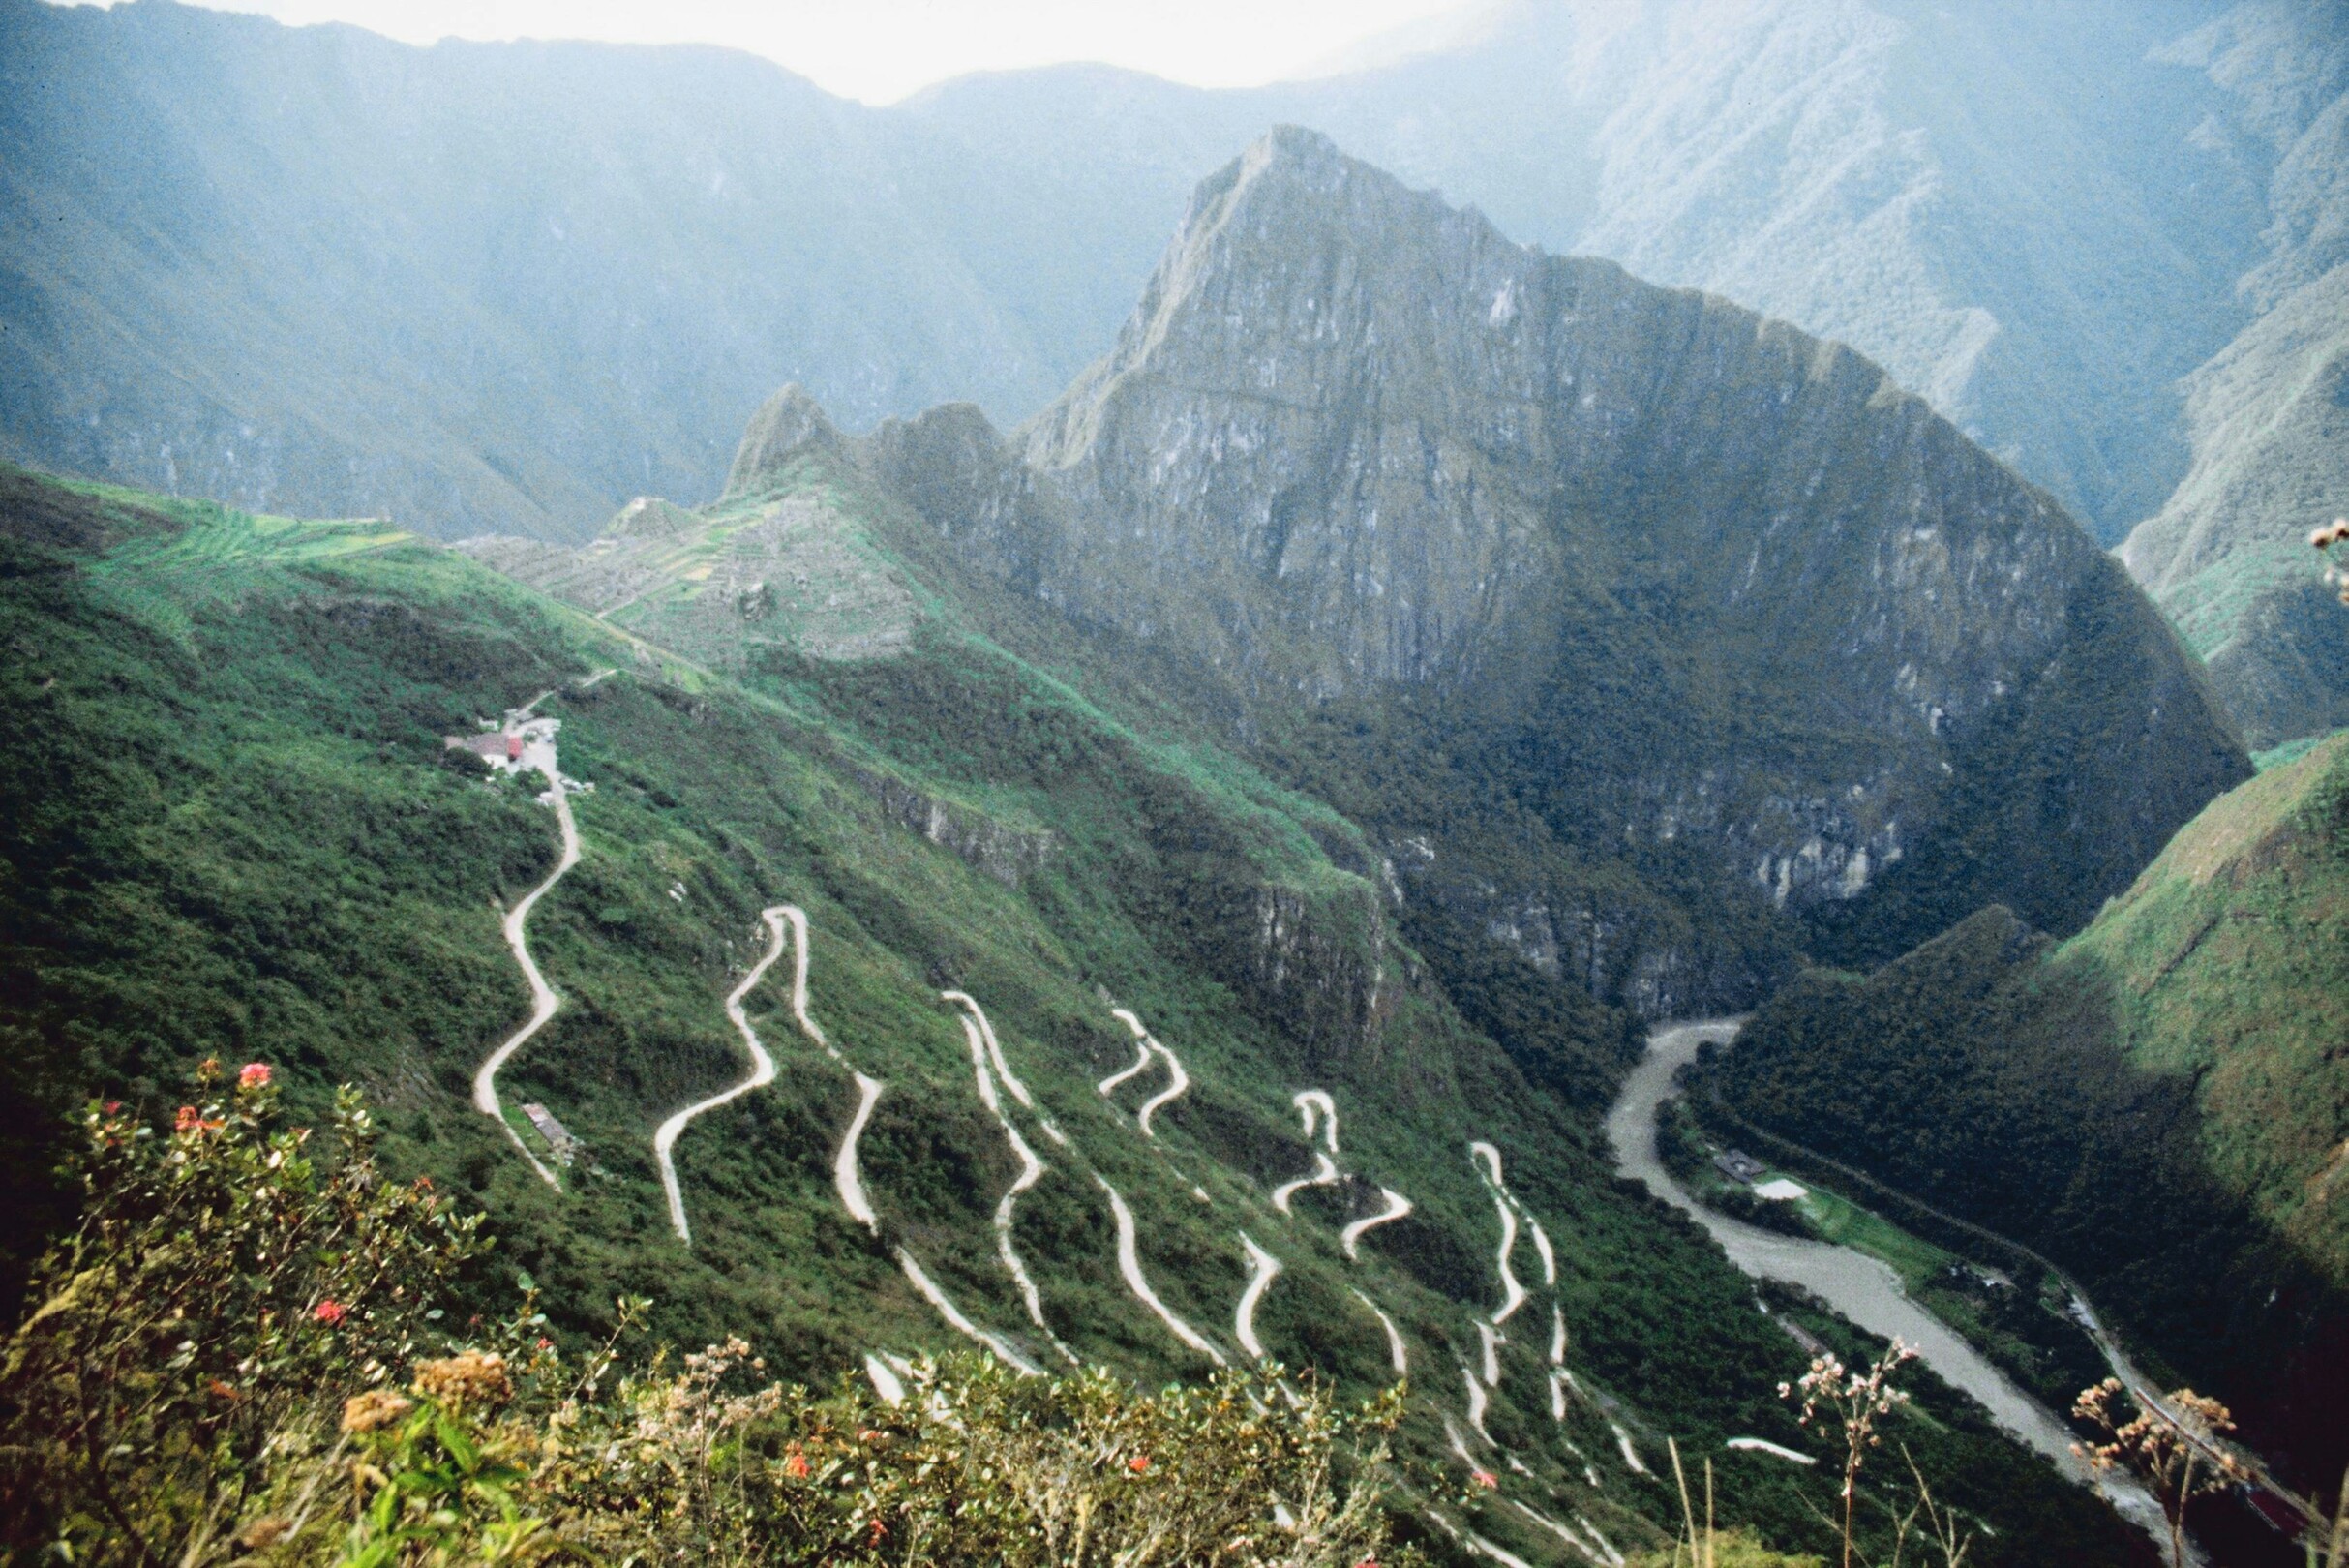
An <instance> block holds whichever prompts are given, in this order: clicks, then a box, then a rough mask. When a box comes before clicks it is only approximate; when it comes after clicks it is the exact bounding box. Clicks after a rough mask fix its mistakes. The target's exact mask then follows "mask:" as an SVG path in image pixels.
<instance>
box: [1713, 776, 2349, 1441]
mask: <svg viewBox="0 0 2349 1568" xmlns="http://www.w3.org/2000/svg"><path fill="white" fill-rule="evenodd" d="M2345 914H2349V737H2334V739H2330V740H2328V741H2326V742H2324V743H2322V744H2320V745H2318V746H2316V747H2314V748H2311V749H2310V750H2308V751H2307V752H2306V753H2305V754H2304V755H2303V756H2302V757H2300V758H2299V759H2298V760H2297V761H2293V762H2289V763H2285V764H2282V765H2279V766H2276V767H2274V768H2271V769H2269V770H2267V771H2266V772H2263V773H2262V774H2260V775H2259V776H2258V777H2257V778H2255V779H2253V780H2251V781H2250V782H2248V783H2246V784H2244V785H2243V786H2241V787H2240V788H2238V789H2236V790H2234V791H2232V792H2231V793H2229V794H2227V795H2225V796H2223V797H2221V798H2220V799H2218V800H2216V801H2214V802H2213V803H2212V805H2211V806H2210V807H2208V808H2207V809H2206V810H2205V811H2204V812H2203V813H2202V814H2201V815H2200V816H2198V817H2197V818H2196V819H2195V820H2194V821H2193V822H2192V823H2191V824H2190V825H2188V826H2187V827H2186V828H2185V829H2183V830H2182V831H2181V832H2180V833H2179V834H2178V836H2177V838H2176V839H2175V840H2173V841H2172V843H2171V844H2170V846H2169V847H2168V848H2167V849H2166V850H2165V851H2164V852H2163V853H2162V855H2161V856H2160V858H2159V859H2156V860H2155V861H2154V863H2153V865H2152V866H2150V867H2148V868H2147V869H2146V871H2145V872H2144V873H2143V874H2142V875H2141V876H2140V877H2139V878H2138V879H2137V881H2136V883H2135V885H2134V886H2133V887H2131V888H2130V889H2129V890H2128V891H2127V892H2126V893H2125V894H2124V895H2123V896H2122V897H2120V898H2117V899H2115V900H2113V901H2112V902H2111V903H2109V904H2108V905H2107V906H2106V907H2105V909H2104V910H2103V912H2102V913H2101V914H2100V915H2099V916H2098V917H2097V919H2096V920H2094V921H2093V923H2091V924H2090V926H2089V927H2088V928H2087V929H2086V930H2085V931H2083V932H2081V933H2080V934H2079V935H2078V936H2076V937H2074V938H2072V939H2071V940H2070V941H2068V942H2066V943H2064V944H2063V945H2062V946H2060V947H2053V948H2049V947H2047V946H2046V945H2045V944H2044V943H2043V941H2042V940H2040V939H2036V938H2033V937H2032V936H2030V935H2029V934H2028V933H2027V932H2025V931H2024V930H2023V929H2022V928H2021V927H2020V926H2019V925H2018V924H2017V923H2016V922H2014V921H2013V920H2012V919H2011V917H2009V916H2007V915H2006V914H2005V912H2004V911H2003V910H1993V911H1986V912H1984V913H1983V914H1982V915H1980V916H1977V917H1975V918H1974V919H1973V920H1968V921H1966V922H1965V923H1964V924H1962V925H1960V926H1958V927H1956V928H1955V929H1953V930H1952V931H1950V932H1948V933H1947V934H1945V935H1943V936H1942V937H1940V938H1938V939H1936V940H1935V941H1933V942H1931V943H1928V944H1926V945H1925V946H1924V947H1922V948H1920V949H1918V950H1916V951H1915V952H1913V953H1912V954H1910V955H1909V956H1908V957H1906V958H1904V959H1902V960H1901V961H1900V962H1898V963H1896V964H1894V965H1891V966H1889V967H1887V968H1886V969H1885V970H1883V971H1882V972H1880V973H1879V974H1878V975H1876V976H1875V977H1873V978H1870V979H1868V980H1852V979H1850V978H1846V977H1829V976H1824V975H1822V976H1818V977H1814V978H1809V979H1806V980H1804V981H1802V982H1801V983H1799V984H1797V985H1795V986H1793V987H1792V988H1790V990H1789V991H1788V992H1786V993H1784V994H1783V995H1782V996H1781V997H1780V998H1778V999H1776V1000H1775V1001H1773V1002H1772V1003H1771V1004H1770V1005H1769V1006H1768V1007H1767V1008H1765V1009H1764V1010H1762V1014H1761V1015H1760V1016H1759V1017H1758V1018H1757V1019H1756V1020H1755V1022H1754V1024H1753V1026H1752V1027H1751V1028H1750V1029H1749V1030H1748V1031H1747V1034H1746V1037H1745V1039H1744V1040H1741V1041H1740V1043H1739V1045H1738V1047H1737V1048H1736V1050H1734V1051H1732V1052H1731V1053H1729V1054H1728V1055H1727V1056H1726V1057H1725V1058H1724V1060H1723V1062H1722V1065H1721V1066H1720V1067H1719V1068H1718V1069H1717V1075H1716V1081H1717V1082H1718V1083H1719V1084H1720V1085H1721V1086H1722V1087H1723V1089H1724V1091H1725V1092H1726V1094H1727V1096H1728V1098H1729V1099H1730V1101H1731V1102H1732V1104H1733V1105H1734V1106H1735V1107H1736V1108H1737V1109H1739V1110H1740V1111H1741V1112H1743V1113H1744V1114H1746V1115H1748V1116H1750V1117H1751V1118H1753V1119H1754V1120H1756V1121H1758V1122H1761V1123H1762V1124H1763V1125H1764V1126H1766V1127H1768V1128H1770V1129H1771V1130H1772V1131H1778V1132H1780V1133H1782V1134H1783V1135H1786V1136H1788V1137H1792V1138H1794V1139H1796V1140H1797V1141H1799V1142H1802V1143H1805V1144H1808V1145H1810V1146H1812V1147H1815V1148H1817V1149H1819V1150H1821V1151H1822V1152H1823V1153H1827V1154H1830V1155H1832V1156H1834V1157H1835V1158H1838V1159H1841V1160H1845V1161H1851V1162H1852V1163H1854V1164H1857V1165H1860V1166H1862V1167H1863V1168H1866V1169H1868V1170H1870V1171H1872V1172H1873V1173H1875V1174H1878V1175H1880V1176H1882V1178H1883V1179H1885V1180H1886V1181H1889V1182H1891V1183H1892V1184H1893V1185H1895V1186H1897V1187H1899V1188H1901V1189H1903V1190H1904V1191H1910V1192H1912V1193H1913V1194H1915V1195H1917V1196H1919V1197H1922V1198H1925V1199H1926V1200H1927V1201H1930V1202H1933V1203H1936V1204H1939V1205H1941V1206H1942V1207H1944V1208H1948V1209H1952V1210H1954V1211H1956V1212H1958V1213H1960V1214H1962V1215H1966V1216H1968V1217H1971V1218H1973V1219H1974V1220H1977V1221H1980V1222H1982V1223H1985V1224H1988V1225H1990V1226H1992V1227H1993V1228H1996V1229H1999V1230H2001V1231H2003V1232H2004V1233H2005V1234H2008V1235H2010V1236H2013V1237H2015V1238H2016V1239H2018V1240H2022V1241H2025V1242H2027V1243H2029V1244H2031V1245H2033V1246H2036V1247H2038V1248H2040V1249H2041V1250H2043V1251H2046V1252H2047V1253H2048V1254H2049V1255H2050V1256H2052V1257H2053V1258H2054V1259H2055V1260H2056V1261H2057V1262H2059V1263H2061V1264H2063V1265H2064V1266H2065V1267H2067V1268H2069V1269H2071V1270H2073V1271H2074V1272H2075V1273H2077V1274H2078V1275H2079V1276H2080V1277H2081V1278H2082V1280H2083V1281H2084V1282H2086V1283H2087V1284H2088V1286H2089V1287H2090V1289H2091V1290H2092V1291H2093V1292H2095V1293H2096V1295H2097V1299H2098V1302H2099V1304H2100V1306H2102V1307H2103V1309H2104V1310H2105V1311H2106V1312H2108V1313H2110V1314H2112V1315H2114V1316H2116V1317H2118V1318H2119V1319H2120V1321H2121V1323H2122V1325H2123V1328H2124V1329H2125V1330H2127V1331H2128V1332H2129V1333H2130V1335H2131V1337H2132V1339H2133V1340H2134V1341H2135V1342H2137V1343H2138V1344H2140V1345H2141V1346H2142V1347H2143V1348H2144V1349H2145V1350H2146V1351H2147V1353H2148V1355H2149V1356H2150V1357H2151V1358H2152V1359H2153V1361H2154V1362H2155V1363H2156V1364H2159V1365H2160V1367H2161V1370H2162V1372H2164V1374H2167V1375H2174V1376H2178V1377H2182V1378H2186V1379H2190V1380H2192V1381H2193V1382H2194V1383H2195V1384H2196V1385H2197V1386H2199V1387H2205V1388H2211V1387H2215V1388H2216V1389H2217V1391H2218V1392H2219V1393H2220V1394H2221V1395H2222V1396H2223V1397H2226V1398H2228V1399H2229V1400H2230V1401H2231V1402H2234V1403H2235V1404H2236V1405H2237V1406H2238V1407H2239V1409H2240V1410H2241V1411H2242V1412H2243V1413H2244V1415H2245V1417H2246V1421H2247V1426H2248V1428H2249V1429H2250V1430H2252V1431H2254V1432H2257V1433H2258V1435H2259V1436H2260V1437H2261V1438H2262V1439H2263V1440H2264V1441H2265V1442H2266V1443H2268V1444H2271V1445H2273V1446H2274V1447H2275V1448H2276V1449H2278V1450H2279V1451H2280V1452H2282V1453H2283V1454H2285V1455H2287V1456H2289V1457H2290V1458H2291V1459H2292V1460H2294V1461H2296V1462H2299V1463H2300V1464H2303V1465H2304V1466H2306V1467H2307V1470H2308V1473H2309V1474H2311V1475H2312V1476H2322V1475H2323V1474H2326V1473H2328V1472H2337V1469H2338V1466H2339V1464H2340V1463H2341V1462H2342V1460H2343V1458H2344V1456H2343V1455H2342V1453H2341V1430H2340V1427H2339V1422H2338V1411H2339V1409H2340V1407H2341V1406H2340V1402H2341V1400H2342V1399H2343V1398H2344V1397H2345V1394H2349V1391H2345V1390H2344V1388H2343V1386H2342V1383H2341V1378H2342V1368H2341V1365H2340V1361H2339V1357H2338V1354H2337V1345H2338V1343H2339V1340H2338V1338H2337V1337H2338V1336H2339V1335H2340V1334H2341V1333H2343V1332H2344V1331H2345V1330H2349V1153H2345V1151H2349V1141H2345V1140H2349V1069H2345V1068H2344V1064H2343V1061H2342V1056H2341V1041H2342V1040H2343V1038H2344V1024H2345V1023H2349V1020H2345V1019H2344V1016H2343V998H2344V997H2349V958H2345V954H2349V949H2345V948H2344V945H2343V942H2342V938H2341V929H2342V920H2343V917H2344V915H2345Z"/></svg>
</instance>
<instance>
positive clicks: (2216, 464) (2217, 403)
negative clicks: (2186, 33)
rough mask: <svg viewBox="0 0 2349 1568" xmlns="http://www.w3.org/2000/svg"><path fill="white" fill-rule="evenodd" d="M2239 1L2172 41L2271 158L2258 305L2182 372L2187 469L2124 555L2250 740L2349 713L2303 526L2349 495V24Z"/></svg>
mask: <svg viewBox="0 0 2349 1568" xmlns="http://www.w3.org/2000/svg"><path fill="white" fill-rule="evenodd" d="M2336 24H2337V17H2336V16H2334V15H2332V14H2331V13H2328V12H2325V11H2323V10H2309V9H2305V8H2301V7H2292V6H2266V7H2255V8H2253V7H2246V8H2244V9H2243V10H2242V11H2240V12H2238V13H2235V14H2231V15H2229V16H2228V17H2227V18H2226V19H2225V20H2224V21H2223V22H2221V23H2218V24H2214V25H2213V26H2210V27H2206V28H2204V29H2201V30H2200V31H2198V32H2197V33H2195V34H2193V35H2192V36H2190V37H2189V38H2187V39H2185V40H2183V41H2182V43H2181V44H2180V45H2178V46H2177V48H2176V49H2175V50H2174V51H2173V53H2174V54H2175V56H2176V57H2177V58H2179V59H2181V60H2183V61H2185V62H2187V63H2190V64H2192V65H2195V66H2197V67H2198V68H2200V69H2203V70H2205V71H2207V72H2208V73H2209V74H2210V75H2211V76H2212V77H2213V79H2214V80H2216V81H2219V82H2221V83H2223V84H2224V85H2226V86H2227V87H2228V88H2229V89H2230V90H2231V92H2232V94H2233V101H2232V104H2231V106H2230V112H2228V113H2227V114H2226V115H2225V116H2223V117H2221V118H2219V119H2216V120H2214V121H2213V123H2212V124H2211V125H2210V126H2209V127H2208V128H2207V129H2208V135H2209V139H2211V140H2213V141H2214V142H2219V143H2221V144H2223V145H2225V146H2227V147H2228V148H2229V149H2230V150H2238V149H2239V150H2240V152H2239V156H2241V157H2242V159H2243V161H2244V162H2245V163H2246V164H2255V165H2264V166H2272V168H2273V173H2272V174H2271V176H2270V178H2269V184H2268V201H2267V205H2268V209H2269V211H2270V213H2271V214H2272V221H2271V223H2270V226H2269V227H2268V230H2267V232H2266V234H2265V236H2264V239H2265V255H2264V256H2263V257H2262V259H2261V260H2260V263H2259V265H2258V266H2256V267H2255V268H2253V269H2252V270H2251V271H2250V272H2249V273H2248V274H2247V275H2246V276H2245V277H2244V282H2243V295H2244V299H2245V301H2246V302H2247V303H2249V304H2250V306H2251V307H2252V308H2253V309H2254V311H2255V312H2256V313H2257V314H2256V317H2255V319H2254V320H2253V321H2252V322H2251V324H2250V325H2248V326H2247V327H2245V328H2244V331H2243V332H2242V333H2241V334H2240V335H2239V336H2238V337H2237V338H2236V339H2235V340H2234V341H2233V342H2232V343H2230V344H2228V345H2227V347H2225V348H2224V349H2223V350H2221V351H2220V352H2219V353H2218V354H2216V355H2214V356H2213V358H2212V359H2211V360H2210V362H2209V363H2207V364H2205V365H2204V366H2202V367H2201V368H2200V369H2198V370H2197V371H2195V372H2194V374H2193V375H2192V377H2189V378H2188V379H2187V381H2186V383H2185V385H2186V391H2187V396H2186V425H2187V430H2188V432H2189V434H2190V436H2191V438H2192V442H2193V452H2194V462H2193V467H2192V469H2191V471H2189V472H2188V473H2187V475H2186V476H2185V479H2184V481H2183V483H2181V484H2180V485H2179V487H2178V490H2177V492H2176V493H2175V494H2174V495H2172V496H2171V497H2170V498H2169V500H2168V502H2167V503H2166V504H2165V505H2164V506H2163V507H2162V508H2161V510H2160V512H2159V513H2158V514H2157V515H2155V516H2153V517H2151V518H2149V519H2148V520H2147V521H2146V522H2145V523H2143V524H2142V525H2140V526H2139V527H2138V528H2137V529H2136V530H2135V531H2134V532H2132V533H2131V534H2130V535H2129V536H2128V540H2127V542H2126V543H2125V544H2123V546H2122V550H2121V556H2122V558H2123V560H2125V561H2127V562H2128V566H2129V570H2130V571H2132V572H2134V573H2135V574H2136V576H2137V578H2138V580H2139V581H2140V582H2142V583H2144V584H2145V585H2146V586H2147V588H2150V589H2151V590H2152V591H2153V595H2154V597H2155V599H2156V601H2157V602H2159V603H2160V605H2161V606H2162V608H2163V609H2165V610H2167V611H2168V612H2169V613H2170V614H2171V616H2172V617H2174V618H2176V620H2177V622H2178V625H2179V627H2180V629H2181V630H2183V632H2184V633H2185V634H2186V636H2187V638H2188V640H2189V641H2191V642H2192V643H2193V645H2194V647H2195V648H2197V649H2198V650H2199V651H2200V652H2201V653H2202V654H2203V655H2204V657H2205V658H2207V659H2208V660H2209V661H2210V667H2211V678H2212V679H2213V682H2214V683H2215V684H2216V685H2217V687H2218V689H2219V691H2220V693H2221V694H2222V695H2223V696H2224V698H2225V699H2226V701H2227V704H2228V706H2229V707H2230V708H2231V709H2233V710H2234V712H2235V715H2236V717H2237V718H2238V719H2239V720H2240V721H2241V723H2242V725H2243V728H2244V735H2245V736H2246V738H2247V739H2249V740H2250V741H2251V743H2252V744H2253V745H2258V746H2269V745H2274V744H2275V743H2277V742H2279V741H2283V740H2288V739H2292V738H2294V737H2297V736H2309V735H2318V734H2322V733H2323V732H2324V731H2326V730H2328V729H2332V728H2334V727H2337V726H2339V725H2341V724H2343V723H2349V616H2344V614H2343V612H2342V611H2341V609H2340V607H2339V605H2337V604H2336V603H2334V596H2333V594H2332V592H2330V591H2329V590H2328V589H2327V588H2325V586H2324V585H2323V583H2322V582H2321V581H2320V580H2319V576H2318V569H2317V565H2316V561H2315V559H2314V554H2313V552H2311V551H2310V550H2309V549H2308V548H2307V544H2306V534H2307V532H2308V531H2309V529H2310V528H2314V527H2317V526H2320V525H2321V524H2323V523H2324V522H2325V521H2327V520H2328V519H2330V518H2332V517H2334V516H2335V515H2337V514H2339V513H2340V512H2342V511H2344V510H2349V36H2344V35H2343V33H2342V31H2341V29H2340V28H2339V27H2338V26H2337V25H2336Z"/></svg>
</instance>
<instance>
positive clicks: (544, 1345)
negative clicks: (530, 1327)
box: [538, 1334, 555, 1350]
mask: <svg viewBox="0 0 2349 1568" xmlns="http://www.w3.org/2000/svg"><path fill="white" fill-rule="evenodd" d="M538 1348H539V1349H541V1350H552V1349H554V1348H555V1342H554V1341H553V1340H550V1339H548V1338H547V1337H546V1336H545V1335H543V1334H542V1335H540V1336H539V1337H538Z"/></svg>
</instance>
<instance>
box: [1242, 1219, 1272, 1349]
mask: <svg viewBox="0 0 2349 1568" xmlns="http://www.w3.org/2000/svg"><path fill="white" fill-rule="evenodd" d="M1240 1245H1241V1246H1242V1247H1244V1248H1246V1249H1247V1250H1248V1288H1247V1289H1246V1290H1243V1291H1241V1292H1240V1305H1239V1306H1238V1307H1236V1308H1234V1309H1233V1310H1232V1314H1231V1326H1232V1338H1233V1339H1235V1340H1238V1341H1239V1342H1240V1348H1241V1349H1243V1350H1245V1351H1247V1352H1248V1354H1249V1356H1250V1359H1252V1360H1255V1361H1262V1360H1264V1359H1265V1355H1264V1345H1263V1344H1262V1342H1259V1341H1258V1340H1257V1338H1256V1304H1257V1303H1258V1302H1260V1301H1262V1300H1263V1299H1264V1292H1265V1291H1266V1290H1268V1289H1270V1288H1271V1287H1272V1282H1273V1281H1274V1280H1275V1279H1277V1278H1278V1277H1279V1276H1280V1259H1279V1258H1277V1257H1275V1256H1273V1254H1272V1253H1270V1252H1268V1251H1265V1250H1264V1249H1263V1248H1261V1247H1258V1246H1257V1245H1256V1244H1255V1242H1254V1240H1253V1239H1252V1238H1250V1235H1249V1234H1248V1232H1247V1231H1245V1230H1244V1231H1242V1232H1240Z"/></svg>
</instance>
